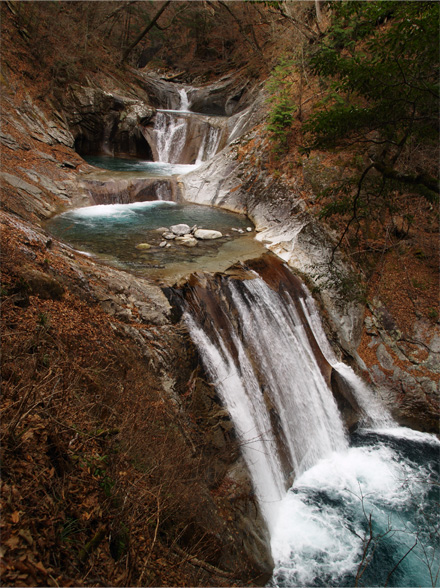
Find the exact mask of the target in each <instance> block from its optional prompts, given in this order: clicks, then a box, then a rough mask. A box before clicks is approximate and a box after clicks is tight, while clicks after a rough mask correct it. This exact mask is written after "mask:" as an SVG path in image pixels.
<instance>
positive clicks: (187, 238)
mask: <svg viewBox="0 0 440 588" xmlns="http://www.w3.org/2000/svg"><path fill="white" fill-rule="evenodd" d="M176 242H177V243H180V244H181V245H185V247H195V246H196V245H197V239H194V237H193V236H192V235H182V236H181V237H176Z"/></svg>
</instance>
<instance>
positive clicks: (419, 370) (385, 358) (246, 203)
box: [182, 132, 440, 432]
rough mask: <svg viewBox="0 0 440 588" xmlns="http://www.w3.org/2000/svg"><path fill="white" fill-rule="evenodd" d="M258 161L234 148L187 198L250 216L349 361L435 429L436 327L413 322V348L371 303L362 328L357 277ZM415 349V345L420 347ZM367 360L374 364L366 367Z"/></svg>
mask: <svg viewBox="0 0 440 588" xmlns="http://www.w3.org/2000/svg"><path fill="white" fill-rule="evenodd" d="M252 138H255V134H254V133H252V132H251V133H249V134H248V135H247V137H246V140H251V139H252ZM251 158H253V160H254V162H255V163H254V164H251ZM258 158H259V152H258V150H256V151H254V152H251V153H250V154H249V155H248V156H247V157H246V158H244V159H239V158H238V149H237V146H236V145H235V144H231V145H230V146H229V147H228V148H226V149H224V150H223V151H222V152H221V153H220V154H218V155H217V156H216V157H215V158H214V159H213V160H211V161H209V162H206V163H205V164H204V165H203V166H201V167H199V168H198V169H197V170H195V171H194V172H191V173H190V174H188V175H186V176H184V177H183V178H182V182H183V184H184V188H185V199H187V200H189V201H191V202H195V203H198V204H208V205H211V206H219V207H221V208H225V209H227V210H231V211H234V212H238V213H242V214H247V215H248V216H249V218H250V219H251V220H252V221H253V222H254V224H255V227H256V230H257V232H258V234H257V239H258V240H260V241H262V242H263V243H264V244H265V245H266V247H267V248H268V249H270V250H271V251H273V252H274V253H276V254H277V255H278V256H279V257H280V258H281V259H283V260H284V261H286V262H287V263H288V264H289V266H291V267H292V268H293V269H295V270H296V271H298V272H300V274H301V275H302V276H304V277H305V279H306V281H307V283H308V284H309V285H310V286H312V287H313V288H314V289H315V290H316V291H317V293H318V298H319V300H320V302H321V304H322V306H323V308H324V309H325V311H326V320H327V322H328V325H329V328H330V332H331V333H332V334H333V337H334V338H335V339H336V340H337V344H338V346H339V347H340V348H341V349H342V350H343V354H344V356H345V359H346V360H348V361H351V363H352V364H353V365H354V367H356V368H357V370H358V371H360V372H361V373H362V374H363V375H364V377H365V378H366V379H367V380H368V381H370V382H371V383H372V384H373V385H374V387H375V390H376V392H377V394H378V395H379V396H380V397H381V398H382V400H383V401H384V402H385V403H386V404H387V405H388V407H389V409H390V411H391V413H392V414H393V416H394V417H395V419H396V420H397V421H398V422H399V423H401V424H404V425H407V426H411V427H414V428H417V429H420V430H425V431H429V432H437V429H438V416H439V411H438V405H439V399H440V393H439V380H438V377H439V374H440V356H439V349H438V341H439V340H440V333H439V331H438V327H433V325H432V324H429V325H428V324H424V323H423V321H419V323H418V324H416V325H414V329H413V331H414V335H413V336H412V337H411V341H412V343H411V342H409V343H408V341H406V342H405V337H404V336H403V335H402V333H399V332H398V331H396V328H395V323H394V320H393V318H392V316H391V315H390V313H389V312H386V309H383V308H382V307H381V303H380V301H377V302H376V304H375V305H370V308H369V311H368V312H367V316H366V320H367V323H365V324H364V313H365V308H364V304H362V303H361V302H360V300H361V299H362V292H361V290H360V288H359V285H358V280H357V276H356V273H355V272H354V270H353V268H352V267H351V266H350V263H349V262H347V260H346V259H344V258H343V257H342V255H340V253H339V251H336V253H335V254H333V247H334V242H335V241H334V238H333V236H332V235H331V234H330V233H329V232H327V231H326V229H325V228H324V227H323V225H322V224H320V223H318V221H317V220H316V217H314V216H312V215H311V214H310V213H309V212H308V206H307V201H306V200H305V199H304V197H303V196H302V195H301V194H300V189H302V188H301V187H300V186H298V188H296V187H295V184H293V185H292V182H290V183H289V185H288V184H286V183H285V182H283V181H282V179H275V178H273V177H272V176H270V175H269V174H267V172H265V171H264V170H263V169H261V168H259V165H258V163H259V160H258ZM309 172H310V170H308V171H307V173H308V174H309ZM313 177H314V178H315V180H316V181H317V178H316V177H315V176H313ZM320 181H326V178H321V179H320ZM330 262H331V263H330ZM370 313H371V316H370ZM368 325H369V326H368ZM393 325H394V326H393ZM365 327H367V328H365ZM368 329H370V331H371V332H369V331H368ZM366 331H367V332H366ZM411 345H413V346H414V345H416V349H412V348H411ZM360 353H361V354H362V357H361V356H360ZM363 357H365V359H366V360H367V359H368V365H367V363H366V362H365V361H364V360H363V359H362V358H363ZM338 386H339V383H338V382H336V381H335V382H333V389H334V390H335V394H336V395H337V397H338V402H339V404H340V408H341V410H342V412H343V414H344V418H345V420H346V422H347V423H348V425H349V426H350V422H354V420H355V416H354V415H353V414H352V409H351V408H350V405H349V404H350V403H347V402H346V401H345V400H344V398H343V396H344V393H343V392H344V391H343V390H339V392H338ZM339 388H340V386H339Z"/></svg>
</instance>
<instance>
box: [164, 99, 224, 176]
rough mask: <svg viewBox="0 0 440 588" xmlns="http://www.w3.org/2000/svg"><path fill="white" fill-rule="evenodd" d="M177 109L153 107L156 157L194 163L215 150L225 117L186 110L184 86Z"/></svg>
mask: <svg viewBox="0 0 440 588" xmlns="http://www.w3.org/2000/svg"><path fill="white" fill-rule="evenodd" d="M179 96H180V106H179V109H178V110H160V109H159V110H157V113H156V119H155V125H154V129H153V136H154V141H155V145H156V151H157V158H158V161H160V162H163V163H184V164H188V163H190V164H197V165H199V164H200V163H202V162H204V161H207V160H208V159H210V158H211V157H213V156H214V155H215V154H216V153H217V151H218V150H219V148H220V146H221V144H222V139H225V137H226V134H227V121H226V118H225V117H218V116H217V117H216V116H209V115H204V114H199V113H195V112H191V111H190V101H189V98H188V94H187V91H186V90H185V89H184V88H181V89H180V90H179Z"/></svg>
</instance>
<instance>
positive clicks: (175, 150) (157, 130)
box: [153, 110, 188, 163]
mask: <svg viewBox="0 0 440 588" xmlns="http://www.w3.org/2000/svg"><path fill="white" fill-rule="evenodd" d="M187 130H188V125H187V121H186V119H185V117H183V116H176V115H175V114H174V113H172V112H167V111H160V110H158V111H157V114H156V122H155V125H154V131H153V132H154V136H155V138H156V149H157V155H158V161H160V162H163V163H181V161H180V159H181V158H180V155H181V152H182V150H183V147H184V146H185V141H186V135H187Z"/></svg>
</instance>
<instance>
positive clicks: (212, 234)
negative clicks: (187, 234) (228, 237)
mask: <svg viewBox="0 0 440 588" xmlns="http://www.w3.org/2000/svg"><path fill="white" fill-rule="evenodd" d="M194 237H195V238H196V239H202V240H208V239H220V237H223V235H222V234H221V233H220V231H213V230H210V229H197V230H196V231H194Z"/></svg>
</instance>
